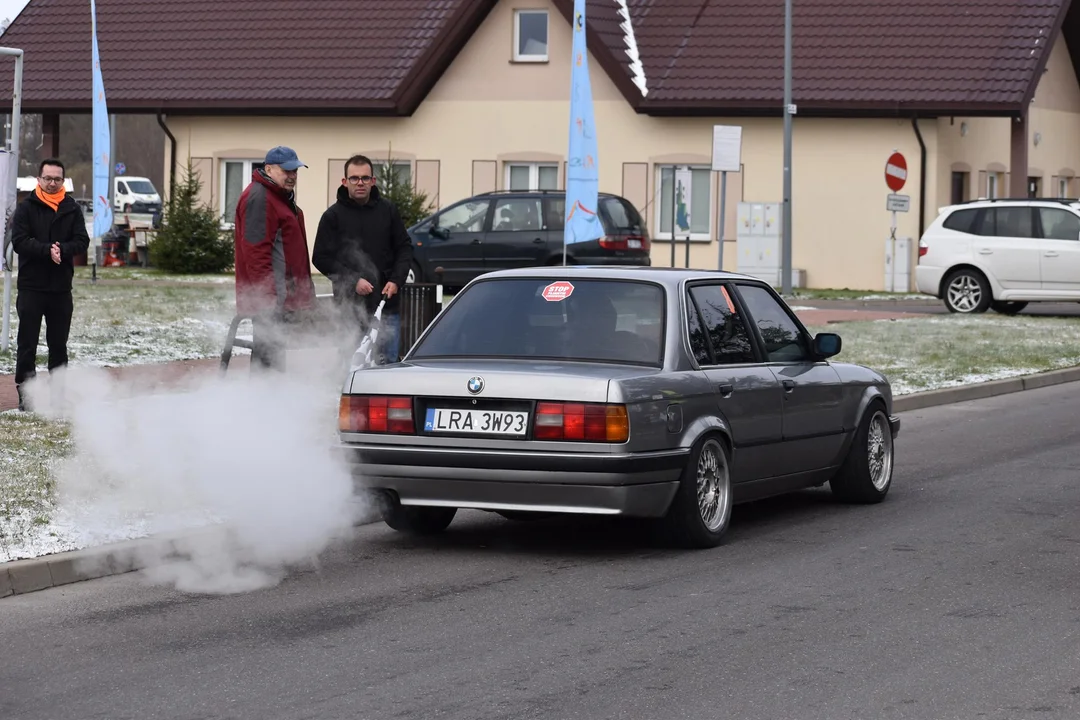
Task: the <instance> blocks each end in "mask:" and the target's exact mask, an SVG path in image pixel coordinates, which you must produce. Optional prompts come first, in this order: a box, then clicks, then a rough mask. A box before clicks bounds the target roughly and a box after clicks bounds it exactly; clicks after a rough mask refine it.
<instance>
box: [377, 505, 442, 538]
mask: <svg viewBox="0 0 1080 720" xmlns="http://www.w3.org/2000/svg"><path fill="white" fill-rule="evenodd" d="M379 511H380V512H381V513H382V519H383V522H384V523H386V524H387V525H389V526H390V527H391V528H393V529H394V530H397V531H398V532H403V533H408V534H410V535H437V534H439V533H441V532H442V531H444V530H446V528H448V527H449V526H450V523H451V522H453V520H454V516H455V515H457V508H444V507H418V506H414V505H402V504H401V503H400V502H398V501H397V499H396V498H394V499H392V500H390V499H387V500H385V501H384V502H382V503H380V504H379Z"/></svg>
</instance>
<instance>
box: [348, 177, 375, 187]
mask: <svg viewBox="0 0 1080 720" xmlns="http://www.w3.org/2000/svg"><path fill="white" fill-rule="evenodd" d="M347 179H348V181H349V184H350V185H356V184H357V183H364V184H365V185H367V184H368V183H369V182H374V181H375V176H374V175H350V176H349V177H348V178H347Z"/></svg>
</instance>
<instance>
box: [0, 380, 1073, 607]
mask: <svg viewBox="0 0 1080 720" xmlns="http://www.w3.org/2000/svg"><path fill="white" fill-rule="evenodd" d="M1070 382H1080V366H1077V367H1072V368H1067V369H1065V370H1053V371H1050V372H1044V373H1038V374H1036V375H1025V376H1021V377H1015V378H1008V379H1005V380H994V381H991V382H986V383H978V384H976V385H963V386H960V387H955V388H945V389H942V390H930V391H927V392H921V393H912V394H910V395H900V396H898V397H896V398H895V399H894V400H893V411H894V412H897V413H904V412H911V411H912V410H921V409H923V408H929V407H936V406H939V405H951V404H954V403H959V402H965V401H968V400H982V399H984V398H989V397H996V396H998V395H1007V394H1010V393H1015V392H1022V391H1024V390H1035V389H1037V388H1043V387H1051V386H1053V385H1061V384H1063V383H1070ZM378 521H379V518H378V517H377V516H373V515H368V516H366V517H363V518H361V519H360V520H359V521H358V522H357V525H368V524H371V523H374V522H378ZM178 537H179V536H178V535H173V536H167V537H166V536H162V537H153V538H142V539H138V540H130V541H127V542H122V543H114V544H110V545H102V546H100V547H95V548H86V549H84V550H73V551H71V552H63V553H57V554H55V555H46V556H43V557H40V558H32V559H29V560H15V561H14V562H8V563H0V598H4V597H8V596H10V595H21V594H24V593H31V592H35V591H37V590H45V589H47V588H51V587H58V586H61V585H67V584H70V583H74V582H80V581H82V580H93V579H95V578H100V577H106V576H109V575H121V574H123V573H128V572H132V571H135V570H141V569H143V568H144V567H145V565H144V564H143V563H142V562H140V559H139V558H140V555H141V554H142V553H144V552H146V551H147V550H150V549H153V556H156V557H161V556H162V555H163V554H172V553H175V552H176V544H175V543H176V540H177V539H178ZM154 545H157V547H156V548H154Z"/></svg>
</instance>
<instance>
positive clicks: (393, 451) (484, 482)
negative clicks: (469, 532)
mask: <svg viewBox="0 0 1080 720" xmlns="http://www.w3.org/2000/svg"><path fill="white" fill-rule="evenodd" d="M341 449H342V451H343V452H344V454H345V457H346V459H347V461H348V462H349V464H350V466H351V468H352V475H353V482H354V485H355V487H356V488H357V490H359V491H361V492H368V491H392V492H393V493H394V494H395V495H396V496H397V497H398V498H399V499H400V501H401V503H402V504H403V505H426V506H442V507H459V508H477V509H483V510H532V511H541V512H566V513H584V514H595V515H626V516H633V517H659V516H661V515H663V514H664V513H665V512H666V511H667V508H668V505H669V504H670V503H671V499H672V497H674V495H675V491H676V489H677V487H678V480H679V476H680V475H681V474H682V472H683V469H684V468H685V467H686V462H687V458H688V456H689V451H688V450H673V451H664V452H654V453H633V454H608V453H595V454H592V453H521V452H506V451H485V450H459V449H444V448H412V447H396V446H386V445H344V446H341Z"/></svg>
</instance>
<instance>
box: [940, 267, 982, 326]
mask: <svg viewBox="0 0 1080 720" xmlns="http://www.w3.org/2000/svg"><path fill="white" fill-rule="evenodd" d="M941 296H942V298H943V299H944V300H945V307H946V308H948V310H949V312H951V313H959V314H962V315H974V314H976V313H984V312H986V310H987V308H989V307H990V303H991V302H993V300H994V297H993V295H991V294H990V283H988V282H987V281H986V277H985V276H984V275H983V274H982V273H981V272H979V271H978V270H974V269H972V268H961V269H959V270H957V271H955V272H953V273H951V274H950V275H949V277H947V278H946V279H945V283H944V289H943V292H942V293H941Z"/></svg>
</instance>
